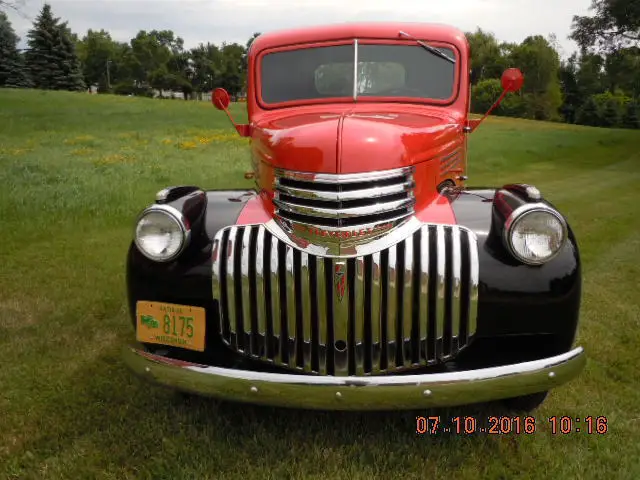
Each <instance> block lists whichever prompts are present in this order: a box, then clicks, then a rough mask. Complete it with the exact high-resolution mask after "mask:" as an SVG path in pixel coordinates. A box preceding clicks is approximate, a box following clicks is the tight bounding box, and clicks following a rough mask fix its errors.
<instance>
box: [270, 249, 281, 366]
mask: <svg viewBox="0 0 640 480" xmlns="http://www.w3.org/2000/svg"><path fill="white" fill-rule="evenodd" d="M278 243H279V242H278V239H277V238H275V237H271V249H270V250H271V253H270V255H271V262H270V264H271V278H270V286H271V315H270V317H271V329H272V333H273V338H275V340H276V342H277V344H276V348H275V351H274V352H273V358H276V357H277V356H278V355H280V351H281V343H282V342H281V340H280V276H279V271H280V268H279V265H278Z"/></svg>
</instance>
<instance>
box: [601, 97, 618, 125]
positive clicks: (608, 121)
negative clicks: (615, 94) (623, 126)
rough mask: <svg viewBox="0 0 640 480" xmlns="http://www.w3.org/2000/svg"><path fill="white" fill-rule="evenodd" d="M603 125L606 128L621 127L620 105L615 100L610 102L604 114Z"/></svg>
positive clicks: (606, 105)
mask: <svg viewBox="0 0 640 480" xmlns="http://www.w3.org/2000/svg"><path fill="white" fill-rule="evenodd" d="M602 125H603V126H604V127H618V126H620V105H619V104H618V103H616V101H615V100H609V101H607V103H606V104H605V107H604V110H603V112H602Z"/></svg>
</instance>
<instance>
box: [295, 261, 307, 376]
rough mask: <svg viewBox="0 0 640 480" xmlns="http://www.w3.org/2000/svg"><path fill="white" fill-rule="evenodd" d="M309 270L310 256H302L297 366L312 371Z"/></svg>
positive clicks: (297, 330) (297, 329)
mask: <svg viewBox="0 0 640 480" xmlns="http://www.w3.org/2000/svg"><path fill="white" fill-rule="evenodd" d="M310 277H311V276H310V269H309V255H308V254H306V253H301V254H300V290H301V291H300V296H299V297H297V298H296V301H298V302H300V303H301V304H302V305H301V307H302V308H301V310H302V318H301V319H300V323H299V324H298V325H297V327H298V328H296V342H297V346H296V365H297V366H298V367H304V369H305V370H311V349H310V346H311V278H310Z"/></svg>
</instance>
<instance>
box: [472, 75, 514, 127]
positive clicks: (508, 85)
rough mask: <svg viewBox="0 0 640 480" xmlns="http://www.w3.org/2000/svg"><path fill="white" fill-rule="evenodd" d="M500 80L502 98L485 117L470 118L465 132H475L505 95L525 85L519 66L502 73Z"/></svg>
mask: <svg viewBox="0 0 640 480" xmlns="http://www.w3.org/2000/svg"><path fill="white" fill-rule="evenodd" d="M500 82H501V83H502V94H501V95H500V98H498V100H496V103H494V104H493V105H492V106H491V108H490V109H489V111H488V112H487V113H485V115H484V117H482V118H481V119H480V120H469V121H468V122H467V127H466V128H465V132H467V133H471V132H474V131H475V130H476V128H478V126H479V125H480V124H481V123H482V122H484V120H485V118H487V117H488V116H489V114H490V113H491V112H493V111H494V110H495V109H496V108H498V105H500V103H501V102H502V100H504V97H506V96H507V94H508V93H513V92H517V91H518V90H520V89H521V88H522V85H524V75H523V74H522V72H521V71H520V70H519V69H517V68H508V69H507V70H505V71H504V73H503V74H502V78H501V79H500Z"/></svg>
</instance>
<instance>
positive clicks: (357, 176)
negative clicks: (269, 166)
mask: <svg viewBox="0 0 640 480" xmlns="http://www.w3.org/2000/svg"><path fill="white" fill-rule="evenodd" d="M414 171H415V167H401V168H394V169H392V170H376V171H375V172H364V173H338V174H334V173H311V172H301V171H296V170H284V169H281V168H276V169H274V174H275V176H276V187H278V185H279V182H278V180H279V179H278V177H283V178H290V179H292V180H300V181H303V182H314V183H331V184H342V183H356V182H373V181H376V180H388V179H390V178H394V177H401V176H407V175H410V174H413V172H414Z"/></svg>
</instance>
